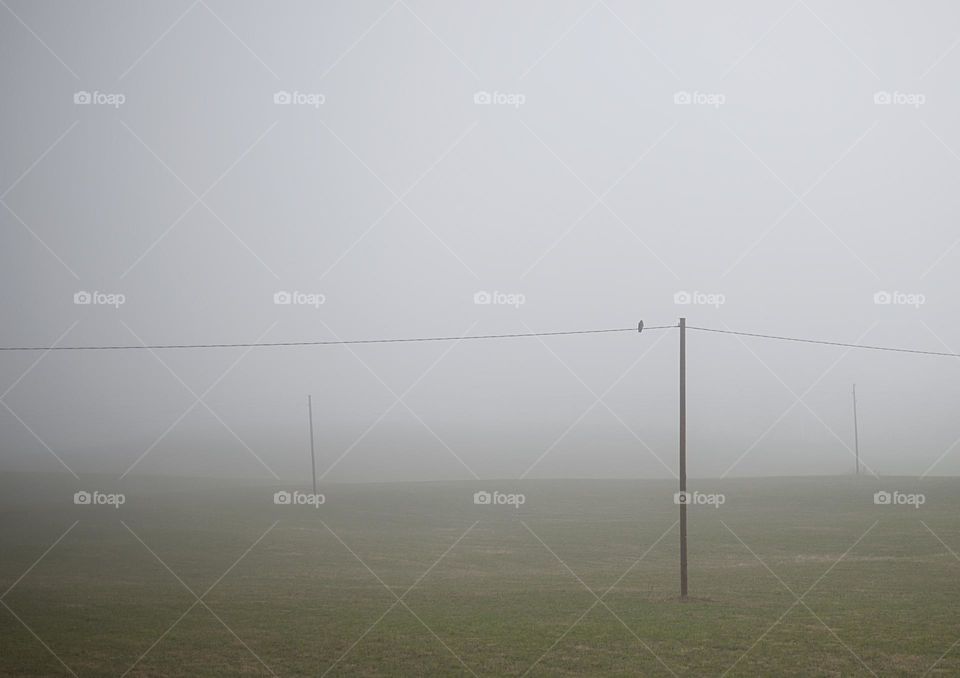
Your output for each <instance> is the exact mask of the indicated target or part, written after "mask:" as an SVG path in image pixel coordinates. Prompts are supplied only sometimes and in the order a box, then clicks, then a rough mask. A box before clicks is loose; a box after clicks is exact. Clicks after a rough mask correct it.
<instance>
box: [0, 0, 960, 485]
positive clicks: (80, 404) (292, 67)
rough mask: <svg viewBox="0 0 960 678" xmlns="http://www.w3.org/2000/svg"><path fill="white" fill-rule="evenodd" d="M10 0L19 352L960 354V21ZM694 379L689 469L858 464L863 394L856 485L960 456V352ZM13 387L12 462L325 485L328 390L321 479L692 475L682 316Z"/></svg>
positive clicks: (810, 9) (14, 381) (182, 361)
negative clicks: (682, 446) (683, 417)
mask: <svg viewBox="0 0 960 678" xmlns="http://www.w3.org/2000/svg"><path fill="white" fill-rule="evenodd" d="M6 4H7V5H9V6H8V7H7V6H6V5H5V6H4V7H0V51H2V59H0V83H2V87H3V92H4V97H3V98H4V104H3V106H2V108H0V123H2V127H0V129H2V134H0V144H2V147H0V195H2V200H3V203H2V207H3V209H0V226H2V227H0V234H2V235H0V237H2V246H0V257H2V269H0V270H2V274H0V275H2V281H3V288H4V294H3V296H2V299H0V312H2V317H3V322H2V323H0V345H2V346H5V347H17V346H27V347H30V346H40V347H43V346H51V345H53V344H57V345H60V346H94V345H139V344H141V343H146V344H151V345H152V344H207V343H252V342H287V341H318V340H337V339H350V340H353V339H372V338H413V337H433V336H462V335H477V334H501V333H503V334H514V333H532V332H549V331H563V330H585V329H603V328H630V327H635V326H636V324H637V323H638V322H639V321H640V320H643V321H644V322H645V323H646V325H647V326H648V327H651V326H661V325H675V324H676V323H677V319H678V318H679V317H681V316H684V317H686V318H687V319H688V323H689V324H690V325H691V326H699V327H708V328H716V329H732V330H738V331H747V332H759V333H766V334H777V335H788V336H793V337H805V338H812V339H824V340H833V341H839V342H847V343H860V344H872V345H883V346H894V347H906V348H915V349H923V350H931V351H942V352H948V353H955V352H958V351H960V320H958V314H957V306H958V304H957V296H956V290H957V273H956V271H957V270H958V263H960V247H957V246H956V245H957V242H958V238H960V233H958V232H957V228H956V224H957V217H958V212H960V192H958V191H957V190H956V186H957V181H958V178H960V132H958V129H957V126H956V124H955V121H956V120H957V118H958V113H960V95H958V93H957V90H956V82H957V72H958V69H960V49H955V48H956V46H957V44H958V43H957V36H958V35H960V9H958V8H957V7H956V6H955V5H953V4H952V3H947V2H937V3H929V4H928V5H926V6H925V7H924V10H923V11H914V12H910V13H907V12H905V11H904V10H903V8H902V6H901V5H900V3H893V2H877V3H871V4H870V5H869V7H868V9H869V11H866V10H864V9H863V8H862V7H861V8H857V7H854V6H852V5H851V6H837V5H836V4H835V3H827V2H822V1H819V0H817V1H809V2H807V1H801V2H797V3H791V2H789V1H788V2H775V3H770V2H756V1H752V2H740V3H737V4H736V6H735V7H734V6H730V5H724V6H718V5H715V4H713V3H705V2H700V3H694V4H689V3H680V4H678V3H643V4H641V5H638V4H636V3H629V2H624V1H622V0H603V1H602V2H599V3H590V2H569V3H556V2H550V3H547V2H536V3H522V4H520V5H518V4H517V3H510V2H496V3H453V2H422V1H419V0H410V1H403V2H396V3H391V2H370V3H352V2H342V3H335V4H334V3H312V2H300V3H296V2H291V3H284V4H283V5H282V6H279V5H273V4H268V3H259V2H249V1H246V0H243V1H240V2H224V1H222V0H206V1H205V2H199V3H193V4H191V3H189V2H164V3H159V2H150V3H124V2H109V3H104V2H87V3H77V4H62V3H36V2H26V1H24V0H16V1H15V0H7V3H6ZM78 93H80V94H78ZM82 93H89V103H84V101H85V97H84V95H83V94H82ZM278 93H279V94H278ZM284 93H286V95H289V103H285V102H286V101H287V96H286V95H285V94H284ZM118 95H119V96H118ZM78 97H79V98H78ZM275 99H276V101H277V102H279V103H276V102H275ZM75 101H76V102H77V103H75ZM951 271H953V272H952V273H951ZM80 292H88V293H91V294H93V293H99V294H98V295H94V296H91V301H92V302H94V303H89V304H83V303H75V294H77V293H80ZM278 292H291V293H293V292H296V293H299V294H297V295H294V296H293V297H292V299H293V301H294V302H295V303H291V304H277V303H275V295H276V294H277V293H278ZM484 292H486V293H488V294H490V295H491V296H490V300H491V303H476V301H477V300H478V299H479V300H480V301H483V300H485V297H483V296H480V297H476V295H477V293H484ZM884 292H886V293H888V294H889V295H890V296H888V297H884V296H882V295H881V296H880V297H876V295H877V294H878V293H884ZM684 293H686V294H688V295H689V296H688V297H684V296H683V294H684ZM678 294H680V295H681V296H679V297H678V296H677V295H678ZM108 295H122V296H121V297H117V296H112V297H111V296H108ZM310 295H314V296H310ZM80 299H81V300H82V297H80ZM282 299H283V298H282V297H281V300H282ZM687 299H689V300H690V301H691V303H678V301H680V302H683V301H685V300H687ZM120 300H122V302H123V303H119V301H120ZM877 300H879V301H881V302H882V301H885V300H889V301H890V302H891V303H877ZM99 302H103V303H99ZM111 302H112V303H111ZM297 302H303V303H297ZM320 302H322V303H320ZM687 362H688V365H687V389H688V431H689V442H688V459H689V461H688V469H689V473H690V474H691V476H694V477H718V476H754V475H765V476H768V475H799V474H849V473H852V472H853V470H854V457H853V446H854V431H853V413H852V402H851V389H852V386H853V384H854V383H856V385H857V396H858V409H859V432H860V449H861V454H862V459H863V462H864V464H865V466H866V467H867V468H866V472H869V473H874V474H877V475H881V476H883V475H893V474H907V475H922V474H933V475H955V474H957V473H958V472H960V451H957V450H956V446H957V442H958V440H960V423H958V422H957V417H956V411H957V408H958V405H960V388H958V376H960V363H958V362H957V360H956V359H951V358H949V357H933V356H924V355H918V354H908V353H892V352H876V351H868V350H860V349H854V350H848V349H846V348H840V347H833V346H823V345H816V344H805V343H792V342H791V343H788V342H779V341H773V340H765V339H757V338H749V337H740V336H735V335H726V334H715V333H707V332H703V331H697V330H692V329H691V330H688V334H687ZM0 390H2V391H5V393H3V397H2V403H3V404H4V405H5V406H6V407H2V408H0V440H2V452H0V469H2V470H4V471H26V470H30V471H47V472H58V473H60V472H62V473H70V472H72V473H75V474H76V475H78V476H83V475H84V474H90V473H107V474H112V475H116V476H117V477H120V476H122V475H127V474H144V475H145V474H176V475H215V476H245V477H250V478H265V479H273V477H274V475H275V476H277V477H279V478H283V479H307V478H309V473H310V458H309V431H308V425H307V396H308V395H312V398H313V412H314V424H315V440H316V450H317V467H318V475H321V476H322V477H323V479H324V480H326V481H390V480H439V479H473V478H518V477H521V476H523V477H530V478H553V477H561V478H588V477H589V478H594V477H599V478H602V477H620V478H623V477H638V478H669V477H671V476H672V474H674V473H676V471H677V440H678V433H677V432H678V332H677V330H675V329H665V330H656V329H651V330H645V331H644V332H643V333H640V334H637V333H636V332H623V333H610V334H589V335H573V336H555V337H539V338H538V337H527V338H511V339H497V340H464V341H460V342H425V343H395V344H361V345H350V346H342V345H340V346H336V345H332V346H303V347H258V348H252V349H246V348H227V349H192V350H191V349H178V350H161V351H156V352H150V351H146V350H130V351H117V350H105V351H52V352H38V351H33V352H29V351H27V352H20V351H2V352H0Z"/></svg>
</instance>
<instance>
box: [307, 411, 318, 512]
mask: <svg viewBox="0 0 960 678" xmlns="http://www.w3.org/2000/svg"><path fill="white" fill-rule="evenodd" d="M307 412H309V416H310V470H311V472H312V474H313V494H314V496H316V494H317V459H316V457H314V455H313V398H312V397H311V396H307Z"/></svg>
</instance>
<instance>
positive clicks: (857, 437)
mask: <svg viewBox="0 0 960 678" xmlns="http://www.w3.org/2000/svg"><path fill="white" fill-rule="evenodd" d="M858 428H859V427H858V426H857V385H856V384H854V385H853V449H854V450H855V451H856V456H857V475H860V432H859V430H858Z"/></svg>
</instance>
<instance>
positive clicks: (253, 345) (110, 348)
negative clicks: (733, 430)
mask: <svg viewBox="0 0 960 678" xmlns="http://www.w3.org/2000/svg"><path fill="white" fill-rule="evenodd" d="M675 327H677V326H676V325H659V326H655V327H644V328H643V330H644V331H648V330H665V329H671V328H675ZM612 332H637V328H636V327H618V328H613V329H599V330H566V331H560V332H527V333H523V334H473V335H466V336H462V337H412V338H393V339H345V340H323V341H274V342H264V343H248V344H243V343H237V344H154V345H152V346H150V345H140V346H135V345H134V346H0V351H134V350H147V351H154V350H156V351H160V350H165V349H188V348H265V347H270V346H274V347H277V346H337V345H346V344H399V343H413V342H421V341H467V340H470V339H515V338H520V337H558V336H569V335H574V334H608V333H612Z"/></svg>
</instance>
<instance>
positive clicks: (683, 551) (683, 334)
mask: <svg viewBox="0 0 960 678" xmlns="http://www.w3.org/2000/svg"><path fill="white" fill-rule="evenodd" d="M686 491H687V319H686V318H680V492H681V493H682V494H681V496H682V497H685V496H686ZM680 598H681V599H682V600H686V599H687V502H686V501H681V502H680Z"/></svg>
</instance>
